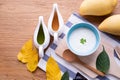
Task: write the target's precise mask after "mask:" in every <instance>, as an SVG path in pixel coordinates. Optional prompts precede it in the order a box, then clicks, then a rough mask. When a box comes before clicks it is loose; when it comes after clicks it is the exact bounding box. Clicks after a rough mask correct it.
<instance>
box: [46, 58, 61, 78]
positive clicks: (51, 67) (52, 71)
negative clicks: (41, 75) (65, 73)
mask: <svg viewBox="0 0 120 80" xmlns="http://www.w3.org/2000/svg"><path fill="white" fill-rule="evenodd" d="M46 76H47V80H61V71H60V68H59V66H58V64H57V62H56V61H55V60H54V59H53V58H52V57H51V56H50V57H49V59H48V61H47V65H46Z"/></svg>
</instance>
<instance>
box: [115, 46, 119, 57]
mask: <svg viewBox="0 0 120 80" xmlns="http://www.w3.org/2000/svg"><path fill="white" fill-rule="evenodd" d="M115 51H116V53H117V56H118V58H119V59H120V46H116V47H115Z"/></svg>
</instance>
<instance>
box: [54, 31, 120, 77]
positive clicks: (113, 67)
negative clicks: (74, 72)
mask: <svg viewBox="0 0 120 80" xmlns="http://www.w3.org/2000/svg"><path fill="white" fill-rule="evenodd" d="M105 36H106V35H104V34H103V33H101V44H100V46H99V48H98V49H97V51H96V52H95V53H93V54H92V55H90V56H85V57H79V58H80V60H82V61H83V62H85V63H86V64H88V65H90V66H92V67H94V68H96V58H97V56H98V54H99V53H100V52H102V49H103V47H102V46H103V45H104V47H105V49H106V52H107V53H108V55H109V58H110V69H109V72H108V74H112V75H114V76H117V77H119V78H120V71H119V70H120V66H119V65H118V64H117V63H116V61H115V59H114V46H113V45H111V44H110V43H113V42H110V41H109V40H108V39H106V37H105ZM66 49H68V47H67V45H66V40H65V37H64V39H63V40H62V41H61V42H60V44H59V45H58V47H57V49H56V54H57V55H59V56H61V57H63V52H64V51H65V50H66ZM71 58H72V56H71ZM71 64H72V65H73V66H75V67H76V68H78V69H80V70H81V71H83V72H85V73H86V74H88V75H89V76H90V77H92V78H95V77H96V76H97V74H96V73H94V72H92V71H90V70H89V69H86V68H85V67H84V66H82V65H81V64H79V63H77V62H74V63H71Z"/></svg>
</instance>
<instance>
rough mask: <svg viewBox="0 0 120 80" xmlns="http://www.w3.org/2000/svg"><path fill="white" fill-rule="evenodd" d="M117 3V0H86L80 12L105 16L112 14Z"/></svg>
mask: <svg viewBox="0 0 120 80" xmlns="http://www.w3.org/2000/svg"><path fill="white" fill-rule="evenodd" d="M117 3H118V1H117V0H97V1H96V0H84V1H83V2H82V4H81V6H80V9H79V12H80V14H81V15H93V16H103V15H107V14H110V13H111V12H112V11H113V10H114V8H115V7H116V5H117Z"/></svg>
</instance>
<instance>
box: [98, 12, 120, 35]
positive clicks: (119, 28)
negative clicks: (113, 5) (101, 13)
mask: <svg viewBox="0 0 120 80" xmlns="http://www.w3.org/2000/svg"><path fill="white" fill-rule="evenodd" d="M98 29H99V30H101V31H103V32H107V33H110V34H113V35H118V36H120V14H118V15H113V16H110V17H108V18H107V19H105V20H104V21H103V22H102V23H101V24H100V25H99V27H98Z"/></svg>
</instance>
